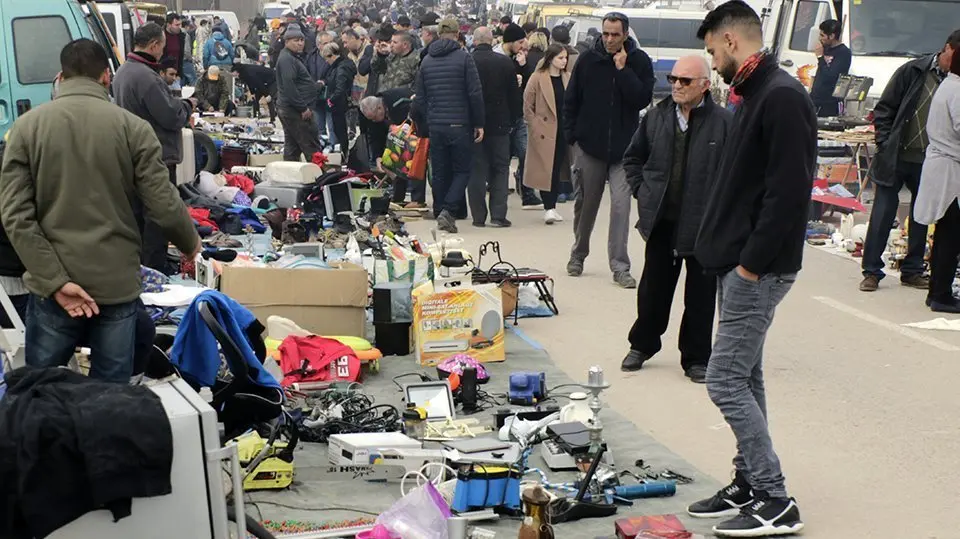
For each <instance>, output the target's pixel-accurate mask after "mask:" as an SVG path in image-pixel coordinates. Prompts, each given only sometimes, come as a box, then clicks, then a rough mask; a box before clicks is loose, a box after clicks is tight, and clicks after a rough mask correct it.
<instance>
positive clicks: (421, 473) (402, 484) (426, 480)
mask: <svg viewBox="0 0 960 539" xmlns="http://www.w3.org/2000/svg"><path fill="white" fill-rule="evenodd" d="M431 467H440V468H441V470H440V472H439V473H437V476H436V477H434V478H433V479H430V478H429V477H427V475H426V474H425V473H424V470H426V469H428V468H431ZM444 471H447V472H450V474H451V475H453V476H456V475H457V472H456V470H454V469H453V468H451V467H450V466H447V465H446V464H445V463H443V462H428V463H426V464H424V465H423V466H421V467H420V469H419V470H410V471H409V472H407V473H405V474H403V477H402V478H401V479H400V495H401V496H406V495H407V489H406V486H405V485H406V483H407V479H408V478H409V477H411V476H413V477H416V478H417V487H422V486H423V485H424V484H426V483H433V485H434V486H438V485H440V483H442V482H443V478H444V473H443V472H444ZM421 479H423V483H421V482H420V480H421Z"/></svg>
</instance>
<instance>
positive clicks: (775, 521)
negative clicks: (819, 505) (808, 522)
mask: <svg viewBox="0 0 960 539" xmlns="http://www.w3.org/2000/svg"><path fill="white" fill-rule="evenodd" d="M756 495H757V499H756V500H755V501H754V502H753V503H751V504H750V505H747V506H744V507H743V508H742V509H740V514H739V515H737V516H735V517H733V518H731V519H730V520H725V521H723V522H721V523H720V524H717V525H716V526H714V527H713V533H714V534H716V535H717V536H718V537H769V536H771V535H793V534H795V533H799V532H800V530H802V529H803V521H801V520H800V509H799V508H798V507H797V501H796V500H794V499H793V498H771V497H769V496H767V495H766V493H765V492H761V491H757V492H756Z"/></svg>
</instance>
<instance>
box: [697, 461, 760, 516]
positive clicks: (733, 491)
mask: <svg viewBox="0 0 960 539" xmlns="http://www.w3.org/2000/svg"><path fill="white" fill-rule="evenodd" d="M750 503H753V493H752V492H751V491H750V483H749V482H747V479H746V478H745V477H743V476H742V475H741V474H740V473H739V472H737V474H736V475H734V477H733V481H732V482H731V483H730V484H729V485H727V486H725V487H723V488H722V489H720V490H718V491H717V493H716V494H714V495H713V496H712V497H710V498H707V499H705V500H700V501H699V502H694V503H692V504H690V506H688V507H687V514H688V515H690V516H692V517H696V518H719V517H729V516H735V515H738V514H740V508H741V507H746V506H747V505H749V504H750Z"/></svg>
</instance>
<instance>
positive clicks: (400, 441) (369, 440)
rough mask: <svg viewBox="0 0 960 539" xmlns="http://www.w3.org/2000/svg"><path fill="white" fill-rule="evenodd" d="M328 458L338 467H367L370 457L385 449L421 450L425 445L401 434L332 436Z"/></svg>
mask: <svg viewBox="0 0 960 539" xmlns="http://www.w3.org/2000/svg"><path fill="white" fill-rule="evenodd" d="M328 442H329V447H328V448H327V456H328V457H329V459H330V464H335V465H338V466H366V465H369V464H373V463H372V462H370V455H371V454H374V455H378V454H380V453H381V451H382V450H385V449H420V448H422V447H423V444H422V443H420V442H419V441H418V440H414V439H413V438H409V437H407V436H405V435H403V434H401V433H399V432H357V433H351V434H334V435H332V436H330V438H329V440H328Z"/></svg>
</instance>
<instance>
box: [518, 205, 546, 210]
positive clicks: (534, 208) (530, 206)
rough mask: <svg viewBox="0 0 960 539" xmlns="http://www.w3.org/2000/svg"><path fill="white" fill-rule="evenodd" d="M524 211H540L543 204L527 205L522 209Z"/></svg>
mask: <svg viewBox="0 0 960 539" xmlns="http://www.w3.org/2000/svg"><path fill="white" fill-rule="evenodd" d="M522 209H524V210H542V209H543V204H527V205H524V206H523V207H522Z"/></svg>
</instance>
